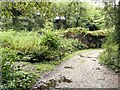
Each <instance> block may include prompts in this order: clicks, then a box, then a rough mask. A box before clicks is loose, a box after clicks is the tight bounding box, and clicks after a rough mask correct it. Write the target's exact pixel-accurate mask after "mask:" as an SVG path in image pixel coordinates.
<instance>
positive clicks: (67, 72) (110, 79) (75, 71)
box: [32, 49, 118, 90]
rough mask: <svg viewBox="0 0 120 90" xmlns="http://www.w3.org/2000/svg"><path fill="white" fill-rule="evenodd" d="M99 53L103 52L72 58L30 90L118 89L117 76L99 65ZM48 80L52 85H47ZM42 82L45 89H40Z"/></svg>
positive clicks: (95, 51)
mask: <svg viewBox="0 0 120 90" xmlns="http://www.w3.org/2000/svg"><path fill="white" fill-rule="evenodd" d="M101 52H103V50H102V49H100V50H89V51H87V52H86V51H85V52H81V53H80V54H77V55H75V56H73V57H72V58H70V59H68V60H66V61H65V62H63V63H61V64H60V65H59V66H57V67H56V69H55V70H54V71H52V72H50V73H49V74H47V75H43V77H42V78H40V79H39V80H38V81H37V83H36V84H35V85H34V87H33V89H32V90H41V89H45V88H49V89H50V88H118V75H117V74H116V73H115V72H114V71H112V70H110V69H109V68H107V67H106V66H104V65H101V64H100V63H99V60H98V56H99V54H100V53H101ZM63 78H64V80H63ZM50 80H54V85H52V84H49V85H47V83H48V82H49V83H50ZM42 81H45V82H44V83H43V84H44V86H46V87H45V88H41V87H40V86H41V85H42V87H44V86H43V84H42V83H41V82H42ZM51 83H53V82H51ZM50 85H51V86H50Z"/></svg>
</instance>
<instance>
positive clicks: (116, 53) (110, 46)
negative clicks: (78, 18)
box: [100, 2, 120, 72]
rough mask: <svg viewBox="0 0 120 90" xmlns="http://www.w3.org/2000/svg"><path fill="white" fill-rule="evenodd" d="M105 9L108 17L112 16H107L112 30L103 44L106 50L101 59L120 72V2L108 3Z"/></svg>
mask: <svg viewBox="0 0 120 90" xmlns="http://www.w3.org/2000/svg"><path fill="white" fill-rule="evenodd" d="M105 10H107V14H106V17H107V16H110V17H108V18H106V20H109V21H111V22H110V23H108V22H107V25H108V27H109V28H110V32H109V36H108V37H107V40H106V42H105V44H104V45H103V47H104V48H105V51H104V52H103V53H102V54H101V56H100V59H101V62H102V63H103V64H106V65H107V66H108V67H110V68H112V69H113V70H115V71H116V72H120V25H119V22H120V17H119V15H120V2H119V4H118V5H113V4H112V3H109V4H106V7H105ZM110 12H111V13H110Z"/></svg>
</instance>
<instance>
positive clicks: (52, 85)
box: [32, 76, 72, 90]
mask: <svg viewBox="0 0 120 90" xmlns="http://www.w3.org/2000/svg"><path fill="white" fill-rule="evenodd" d="M61 82H66V83H71V82H72V80H71V79H70V78H69V77H67V78H66V77H65V76H62V77H60V79H56V80H55V79H50V80H49V81H47V82H44V81H41V83H39V84H38V85H36V86H35V87H34V88H33V89H32V90H45V89H49V88H55V87H56V86H58V84H59V83H61Z"/></svg>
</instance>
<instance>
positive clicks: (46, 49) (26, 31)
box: [0, 2, 118, 90]
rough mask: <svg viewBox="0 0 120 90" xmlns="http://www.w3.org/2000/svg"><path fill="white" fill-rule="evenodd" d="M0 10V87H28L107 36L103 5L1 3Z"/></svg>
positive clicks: (5, 89) (16, 89) (7, 89)
mask: <svg viewBox="0 0 120 90" xmlns="http://www.w3.org/2000/svg"><path fill="white" fill-rule="evenodd" d="M0 12H1V15H0V52H1V56H0V58H2V62H1V64H2V66H1V73H2V85H0V89H1V90H29V89H31V87H32V85H34V83H35V81H36V80H37V78H38V77H39V75H41V74H43V73H44V72H46V71H50V70H53V69H54V68H55V66H56V65H58V64H60V63H61V62H62V61H63V60H66V59H67V58H68V57H70V56H71V55H72V53H74V52H77V51H78V52H79V50H83V49H89V48H100V47H101V45H102V43H103V42H104V38H105V37H106V36H108V35H109V33H108V29H105V28H106V26H105V25H106V23H105V20H104V19H105V11H104V10H103V8H99V7H92V8H91V5H89V4H87V3H83V2H66V3H62V2H59V3H55V2H40V3H39V2H0ZM56 18H59V19H56ZM114 45H115V44H114ZM112 48H113V49H112V50H113V51H115V52H116V50H117V48H118V47H117V46H116V45H115V47H112ZM106 54H107V53H105V54H104V55H106ZM110 55H113V54H112V53H111V54H110ZM115 55H117V54H116V53H115ZM102 61H105V62H106V60H102ZM81 63H84V62H81Z"/></svg>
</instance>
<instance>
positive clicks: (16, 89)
mask: <svg viewBox="0 0 120 90" xmlns="http://www.w3.org/2000/svg"><path fill="white" fill-rule="evenodd" d="M1 51H2V52H1V55H2V67H1V69H2V70H1V71H2V85H0V89H1V90H26V89H30V88H31V86H32V84H33V82H34V80H35V75H34V74H31V73H27V72H26V73H25V72H22V71H20V70H18V69H17V68H16V67H14V66H13V62H14V61H15V60H16V59H17V56H16V54H15V52H14V51H11V50H10V49H8V48H6V49H1Z"/></svg>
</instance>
